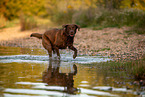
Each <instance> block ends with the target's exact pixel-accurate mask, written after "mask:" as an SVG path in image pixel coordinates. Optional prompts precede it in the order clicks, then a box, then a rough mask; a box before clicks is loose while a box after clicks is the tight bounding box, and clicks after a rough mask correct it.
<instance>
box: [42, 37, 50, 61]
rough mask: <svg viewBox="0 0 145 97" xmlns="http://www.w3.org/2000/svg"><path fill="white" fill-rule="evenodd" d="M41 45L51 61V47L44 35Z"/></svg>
mask: <svg viewBox="0 0 145 97" xmlns="http://www.w3.org/2000/svg"><path fill="white" fill-rule="evenodd" d="M42 45H43V47H44V48H45V49H46V50H47V51H48V54H49V58H50V59H51V58H52V45H51V42H50V40H49V39H48V38H47V37H46V36H45V35H43V36H42Z"/></svg>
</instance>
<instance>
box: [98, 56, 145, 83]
mask: <svg viewBox="0 0 145 97" xmlns="http://www.w3.org/2000/svg"><path fill="white" fill-rule="evenodd" d="M101 65H102V67H105V68H106V69H107V70H108V71H110V72H120V71H123V72H124V73H125V74H129V75H132V76H134V78H135V79H137V80H140V79H144V78H145V75H144V74H145V56H144V57H143V58H142V59H139V60H130V61H115V62H112V61H111V62H106V63H102V64H101Z"/></svg>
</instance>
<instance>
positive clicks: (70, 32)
mask: <svg viewBox="0 0 145 97" xmlns="http://www.w3.org/2000/svg"><path fill="white" fill-rule="evenodd" d="M62 27H63V29H64V30H65V31H64V32H65V34H66V35H67V36H70V37H74V36H75V34H76V31H77V29H78V31H79V29H80V26H79V25H76V24H66V25H63V26H62Z"/></svg>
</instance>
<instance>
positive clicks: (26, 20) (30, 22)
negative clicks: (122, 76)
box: [20, 15, 37, 31]
mask: <svg viewBox="0 0 145 97" xmlns="http://www.w3.org/2000/svg"><path fill="white" fill-rule="evenodd" d="M20 25H21V31H24V30H30V29H33V28H36V27H37V22H36V20H35V19H34V17H32V16H26V15H21V16H20Z"/></svg>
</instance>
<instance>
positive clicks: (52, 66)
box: [0, 47, 140, 97]
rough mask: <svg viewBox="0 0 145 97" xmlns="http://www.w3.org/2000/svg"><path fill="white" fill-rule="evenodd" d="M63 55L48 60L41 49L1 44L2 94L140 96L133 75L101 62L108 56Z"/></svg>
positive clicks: (28, 96) (30, 96) (12, 96)
mask: <svg viewBox="0 0 145 97" xmlns="http://www.w3.org/2000/svg"><path fill="white" fill-rule="evenodd" d="M61 56H62V57H61V60H60V61H59V60H49V59H48V56H47V54H46V52H45V51H43V50H40V49H37V50H36V49H35V50H33V49H24V48H10V47H0V97H71V96H76V97H110V96H111V97H112V96H113V97H136V96H138V95H137V91H136V90H138V89H139V88H140V87H138V86H134V85H132V84H131V83H132V82H133V81H134V80H133V79H132V78H130V77H128V76H124V72H110V71H107V70H106V69H105V67H104V66H102V65H101V64H103V63H100V62H106V61H109V60H110V59H109V58H103V57H98V56H78V57H77V58H76V59H72V55H71V54H62V55H61ZM94 62H97V63H94ZM135 89H136V90H135Z"/></svg>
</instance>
